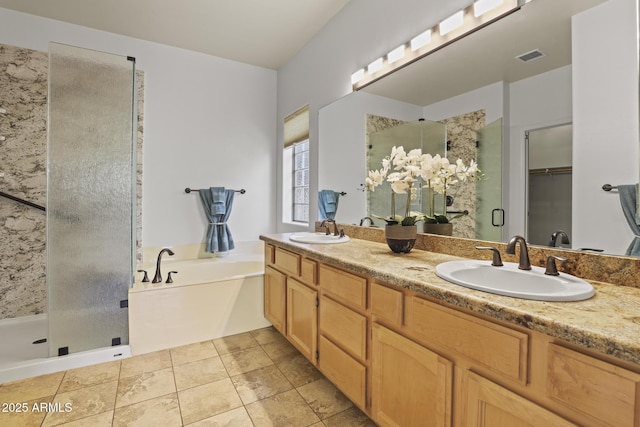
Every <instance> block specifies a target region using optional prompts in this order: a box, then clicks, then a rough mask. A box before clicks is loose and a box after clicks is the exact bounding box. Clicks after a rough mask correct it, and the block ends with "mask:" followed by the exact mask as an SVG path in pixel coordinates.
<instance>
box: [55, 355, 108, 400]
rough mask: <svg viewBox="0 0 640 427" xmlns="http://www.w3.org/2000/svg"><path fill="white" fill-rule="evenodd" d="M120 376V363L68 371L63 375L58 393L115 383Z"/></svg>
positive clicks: (102, 364)
mask: <svg viewBox="0 0 640 427" xmlns="http://www.w3.org/2000/svg"><path fill="white" fill-rule="evenodd" d="M119 376H120V361H119V360H117V361H114V362H108V363H99V364H97V365H91V366H85V367H82V368H77V369H70V370H68V371H67V372H66V374H65V375H64V379H63V380H62V384H60V388H59V389H58V393H63V392H65V391H71V390H75V389H78V388H83V387H88V386H91V385H96V384H102V383H108V382H111V381H117V380H118V378H119Z"/></svg>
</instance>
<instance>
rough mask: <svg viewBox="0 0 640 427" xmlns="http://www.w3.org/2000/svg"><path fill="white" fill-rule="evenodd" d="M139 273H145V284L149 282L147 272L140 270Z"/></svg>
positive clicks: (143, 279) (143, 278)
mask: <svg viewBox="0 0 640 427" xmlns="http://www.w3.org/2000/svg"><path fill="white" fill-rule="evenodd" d="M138 273H144V276H143V277H142V281H143V282H148V281H149V275H148V274H147V270H138Z"/></svg>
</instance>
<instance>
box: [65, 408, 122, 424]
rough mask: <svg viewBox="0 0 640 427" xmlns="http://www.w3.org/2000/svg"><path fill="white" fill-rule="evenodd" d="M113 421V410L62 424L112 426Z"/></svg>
mask: <svg viewBox="0 0 640 427" xmlns="http://www.w3.org/2000/svg"><path fill="white" fill-rule="evenodd" d="M112 422H113V411H107V412H102V413H100V414H97V415H92V416H90V417H87V418H82V419H79V420H76V421H71V422H70V423H64V424H62V425H63V426H64V427H111V425H112Z"/></svg>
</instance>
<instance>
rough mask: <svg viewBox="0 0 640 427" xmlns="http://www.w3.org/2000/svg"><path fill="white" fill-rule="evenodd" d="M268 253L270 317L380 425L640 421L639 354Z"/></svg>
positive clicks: (618, 425) (631, 425)
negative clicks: (630, 357)
mask: <svg viewBox="0 0 640 427" xmlns="http://www.w3.org/2000/svg"><path fill="white" fill-rule="evenodd" d="M268 253H269V254H270V256H271V258H268V259H267V268H266V274H265V305H264V306H265V316H267V318H268V319H269V320H270V321H271V322H272V323H273V324H274V327H275V328H276V329H278V330H279V331H280V332H281V333H283V335H284V336H285V337H287V339H288V340H289V341H290V342H291V343H292V344H293V345H294V346H295V347H296V348H297V349H298V350H300V352H302V353H303V354H304V355H305V356H306V357H307V358H308V359H309V360H311V361H312V362H313V363H314V364H316V366H317V367H318V369H319V370H320V371H321V372H322V373H323V374H324V375H325V376H326V377H327V378H328V379H329V380H330V381H331V382H333V383H334V384H335V385H336V386H337V387H338V388H339V389H340V390H341V391H342V392H343V393H344V394H345V395H346V396H347V397H348V398H349V399H351V400H352V401H353V402H354V404H356V405H357V406H358V407H359V408H360V409H362V410H363V411H365V412H366V413H367V415H369V416H370V417H371V418H372V419H373V420H374V421H375V422H376V423H377V424H378V425H380V426H457V427H463V426H464V427H466V426H469V427H470V426H491V427H502V426H505V427H518V426H531V427H537V426H545V427H546V426H561V427H563V426H571V425H579V426H587V427H590V426H594V427H595V426H611V427H640V366H638V365H636V364H633V363H630V362H624V361H622V360H620V359H616V358H614V357H611V356H605V355H602V354H599V353H595V352H593V351H590V350H588V349H586V348H583V347H581V346H577V345H572V344H569V343H567V342H566V341H563V340H561V339H558V338H553V337H551V336H548V335H545V334H544V333H541V332H537V331H533V330H530V329H527V328H524V327H522V326H520V325H517V324H515V323H512V322H507V321H501V320H498V319H496V318H494V317H489V316H484V315H482V314H479V313H476V312H472V311H469V310H466V309H464V308H462V307H458V306H453V305H451V304H448V303H444V302H442V301H440V300H439V299H437V298H433V297H429V296H427V295H425V294H422V293H420V292H416V291H413V290H409V289H406V288H403V287H400V286H396V285H394V284H392V283H386V282H382V281H378V280H377V279H373V278H367V277H363V276H362V275H360V274H356V273H355V272H351V271H348V270H347V269H343V268H337V267H335V266H333V265H328V264H326V263H323V262H321V261H318V260H315V259H313V257H312V256H307V255H304V256H303V255H301V254H298V253H295V252H293V250H286V249H283V248H280V247H278V246H277V245H274V246H273V247H272V249H270V250H269V252H268ZM461 298H463V297H461Z"/></svg>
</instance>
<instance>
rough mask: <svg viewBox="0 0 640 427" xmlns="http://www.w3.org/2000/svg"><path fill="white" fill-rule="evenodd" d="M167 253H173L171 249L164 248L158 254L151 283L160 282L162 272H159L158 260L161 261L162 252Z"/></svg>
mask: <svg viewBox="0 0 640 427" xmlns="http://www.w3.org/2000/svg"><path fill="white" fill-rule="evenodd" d="M165 252H166V253H168V254H169V255H173V251H172V250H171V249H169V248H164V249H163V250H161V251H160V253H159V254H158V260H157V261H156V275H155V276H154V277H153V280H152V281H151V283H160V282H162V273H160V261H162V254H163V253H165Z"/></svg>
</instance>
